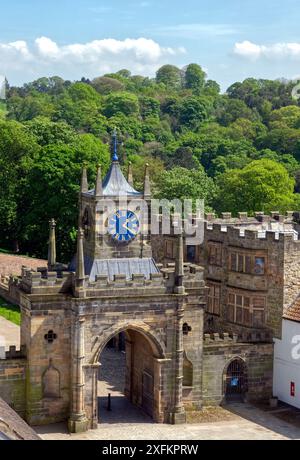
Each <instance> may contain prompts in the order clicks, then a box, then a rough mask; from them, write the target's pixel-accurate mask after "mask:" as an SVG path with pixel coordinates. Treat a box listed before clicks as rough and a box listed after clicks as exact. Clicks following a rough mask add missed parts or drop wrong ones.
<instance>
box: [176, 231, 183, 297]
mask: <svg viewBox="0 0 300 460" xmlns="http://www.w3.org/2000/svg"><path fill="white" fill-rule="evenodd" d="M183 276H184V266H183V237H182V232H181V233H180V234H179V235H178V238H177V254H176V260H175V287H174V292H175V293H176V294H184V292H185V289H184V285H183Z"/></svg>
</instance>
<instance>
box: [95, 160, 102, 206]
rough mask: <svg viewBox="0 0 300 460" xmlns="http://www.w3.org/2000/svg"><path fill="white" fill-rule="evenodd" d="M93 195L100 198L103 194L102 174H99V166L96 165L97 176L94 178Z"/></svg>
mask: <svg viewBox="0 0 300 460" xmlns="http://www.w3.org/2000/svg"><path fill="white" fill-rule="evenodd" d="M94 193H95V197H97V198H101V197H102V196H103V188H102V175H101V166H100V165H98V168H97V178H96V185H95V190H94Z"/></svg>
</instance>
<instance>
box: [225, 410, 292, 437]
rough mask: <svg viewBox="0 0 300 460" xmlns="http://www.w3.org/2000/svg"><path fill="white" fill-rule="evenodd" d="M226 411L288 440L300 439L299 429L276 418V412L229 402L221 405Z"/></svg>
mask: <svg viewBox="0 0 300 460" xmlns="http://www.w3.org/2000/svg"><path fill="white" fill-rule="evenodd" d="M223 407H224V409H226V410H227V411H229V412H231V413H233V414H235V415H238V416H239V417H242V418H243V419H245V420H249V421H250V422H253V423H256V424H257V425H259V426H261V427H262V429H266V428H267V429H268V430H271V431H273V432H275V433H278V434H280V435H282V436H286V437H287V438H289V439H299V438H300V428H299V426H297V425H295V424H293V425H292V424H291V423H289V422H286V421H284V420H281V419H280V418H279V417H276V411H270V410H266V408H265V410H263V409H262V408H261V407H256V406H254V405H252V404H248V403H241V402H230V403H227V404H224V405H223Z"/></svg>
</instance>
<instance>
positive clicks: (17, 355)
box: [5, 345, 26, 359]
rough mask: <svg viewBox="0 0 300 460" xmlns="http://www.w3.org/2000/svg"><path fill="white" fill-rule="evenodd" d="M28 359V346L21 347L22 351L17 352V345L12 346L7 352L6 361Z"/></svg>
mask: <svg viewBox="0 0 300 460" xmlns="http://www.w3.org/2000/svg"><path fill="white" fill-rule="evenodd" d="M21 358H26V346H25V345H21V347H20V350H17V348H16V346H15V345H11V346H10V347H9V350H8V351H6V352H5V359H21Z"/></svg>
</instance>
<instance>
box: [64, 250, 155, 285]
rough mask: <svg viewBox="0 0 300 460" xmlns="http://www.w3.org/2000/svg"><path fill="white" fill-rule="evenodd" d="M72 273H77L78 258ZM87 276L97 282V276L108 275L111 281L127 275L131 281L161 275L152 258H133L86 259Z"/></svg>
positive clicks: (70, 268) (70, 267) (73, 264)
mask: <svg viewBox="0 0 300 460" xmlns="http://www.w3.org/2000/svg"><path fill="white" fill-rule="evenodd" d="M69 270H70V271H76V256H75V257H74V258H73V260H72V262H71V264H70V266H69ZM84 270H85V274H86V275H89V279H90V281H95V279H96V275H107V277H108V278H109V279H110V280H113V279H114V275H125V276H126V279H130V278H131V277H132V275H133V274H134V275H144V276H145V278H146V279H149V278H150V274H151V273H159V269H158V267H157V266H156V264H155V262H154V259H153V258H152V257H144V258H139V257H132V258H120V259H95V260H92V259H90V258H89V257H85V259H84Z"/></svg>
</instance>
